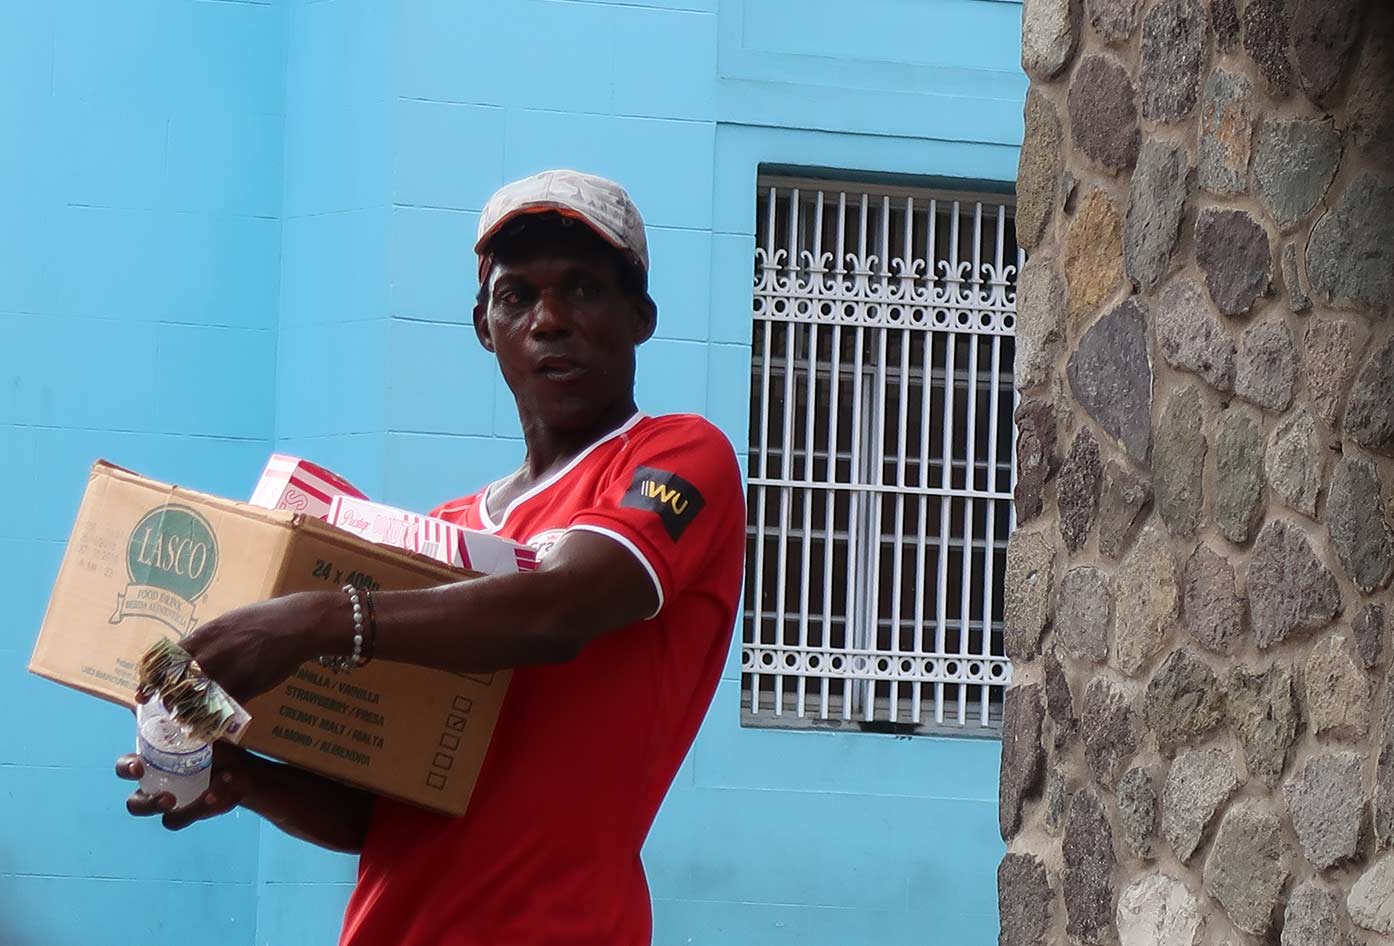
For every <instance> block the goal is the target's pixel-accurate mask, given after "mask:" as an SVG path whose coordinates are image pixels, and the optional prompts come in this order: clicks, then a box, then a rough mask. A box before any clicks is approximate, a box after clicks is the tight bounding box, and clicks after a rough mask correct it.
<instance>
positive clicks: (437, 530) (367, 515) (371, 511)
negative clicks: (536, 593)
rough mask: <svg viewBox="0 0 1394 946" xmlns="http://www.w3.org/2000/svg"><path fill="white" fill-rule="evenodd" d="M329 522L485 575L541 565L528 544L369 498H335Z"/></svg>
mask: <svg viewBox="0 0 1394 946" xmlns="http://www.w3.org/2000/svg"><path fill="white" fill-rule="evenodd" d="M328 521H329V524H330V525H332V526H337V527H338V528H340V529H343V530H344V531H346V532H352V533H353V534H354V535H357V536H361V537H362V538H365V539H368V540H369V541H372V542H380V543H382V544H383V545H391V546H393V547H395V548H399V549H406V550H408V551H411V552H419V553H421V554H422V555H428V556H430V557H431V558H435V559H439V560H440V561H442V562H445V563H447V564H449V565H454V566H456V567H457V568H468V569H470V570H471V571H476V572H480V573H481V574H486V575H497V574H508V573H512V572H530V571H533V570H534V569H536V568H537V553H536V552H534V551H533V550H532V549H530V548H529V547H528V546H526V545H520V544H518V543H517V542H512V541H509V540H508V539H505V538H503V537H501V536H497V535H490V534H488V533H487V532H478V531H476V530H474V529H465V528H462V527H460V526H457V525H455V524H454V523H452V522H446V521H445V520H444V519H435V518H433V517H431V516H423V515H421V514H419V513H415V512H408V511H407V510H405V509H398V508H396V507H395V506H387V505H384V504H383V503H375V502H371V501H369V500H366V499H354V498H353V497H350V496H338V497H335V499H334V501H333V502H332V503H331V504H330V507H329V520H328Z"/></svg>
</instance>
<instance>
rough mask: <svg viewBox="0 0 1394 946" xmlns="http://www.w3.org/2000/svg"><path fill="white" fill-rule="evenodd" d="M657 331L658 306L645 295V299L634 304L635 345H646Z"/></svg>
mask: <svg viewBox="0 0 1394 946" xmlns="http://www.w3.org/2000/svg"><path fill="white" fill-rule="evenodd" d="M657 329H658V305H657V304H656V303H655V302H654V301H653V298H652V297H651V296H650V295H649V294H648V293H644V295H643V298H642V299H639V300H638V301H636V302H635V304H634V344H635V345H642V344H644V342H646V341H648V340H649V339H651V338H653V333H654V332H655V331H657Z"/></svg>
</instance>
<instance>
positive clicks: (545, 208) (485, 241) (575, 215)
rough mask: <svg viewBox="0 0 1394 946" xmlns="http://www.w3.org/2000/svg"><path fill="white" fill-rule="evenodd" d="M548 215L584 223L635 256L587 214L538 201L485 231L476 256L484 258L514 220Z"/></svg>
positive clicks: (509, 215) (611, 242) (560, 205)
mask: <svg viewBox="0 0 1394 946" xmlns="http://www.w3.org/2000/svg"><path fill="white" fill-rule="evenodd" d="M547 213H554V214H558V215H560V216H563V217H567V218H569V219H571V220H575V221H578V222H580V223H584V224H585V225H586V226H587V227H588V228H590V230H591V231H592V232H593V233H595V235H596V236H598V237H600V238H601V239H602V240H604V241H605V242H606V243H608V244H610V245H611V246H613V247H614V248H615V249H617V250H619V251H620V252H622V253H625V254H626V255H633V254H632V252H631V251H630V250H629V249H627V248H626V247H625V245H624V244H623V243H621V242H620V241H619V240H618V239H617V238H616V237H615V236H614V235H613V234H610V233H607V232H606V231H605V230H604V229H603V228H602V227H599V226H597V225H596V223H595V221H594V220H591V219H590V218H589V217H587V216H586V215H585V214H582V213H579V212H577V211H576V210H575V209H573V208H571V207H568V206H566V205H564V204H559V203H556V202H554V201H536V202H533V203H529V204H524V205H523V206H521V207H517V208H514V209H513V210H510V211H509V212H508V213H506V214H504V215H503V216H502V217H500V218H499V219H498V220H497V221H495V223H494V225H493V226H492V227H490V228H489V229H488V230H486V231H484V233H482V234H481V235H480V237H479V239H478V240H476V241H475V242H474V252H475V255H476V256H483V255H484V250H485V249H486V248H487V247H488V245H489V241H491V240H492V239H493V238H494V237H496V236H498V233H499V231H500V230H502V229H503V228H504V227H506V226H507V225H508V224H509V223H511V222H513V221H514V220H517V219H518V218H519V217H529V216H534V215H536V214H547Z"/></svg>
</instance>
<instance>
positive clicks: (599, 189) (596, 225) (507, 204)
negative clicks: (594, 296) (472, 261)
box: [474, 170, 649, 278]
mask: <svg viewBox="0 0 1394 946" xmlns="http://www.w3.org/2000/svg"><path fill="white" fill-rule="evenodd" d="M540 213H556V214H561V215H562V216H563V217H569V218H571V219H573V220H579V221H580V222H581V223H584V224H585V225H586V226H588V227H590V228H591V229H592V230H594V231H595V232H596V233H597V234H599V235H600V237H601V238H602V239H604V240H605V242H606V243H609V244H610V245H611V246H613V247H614V248H615V249H617V250H619V251H620V252H621V253H623V254H624V255H625V256H626V257H628V258H629V259H630V261H631V262H633V263H634V264H635V265H637V266H638V267H639V269H640V270H641V271H642V272H643V273H644V274H645V275H647V274H648V271H649V242H648V238H647V236H646V235H645V233H644V218H643V217H641V216H640V215H639V208H638V207H636V206H635V205H634V201H633V200H632V199H631V198H630V196H629V194H628V192H626V191H625V189H624V188H623V187H621V186H620V185H618V184H616V183H615V182H614V181H610V180H606V179H605V178H603V177H597V176H595V175H594V174H584V173H582V172H581V171H569V170H555V171H543V172H542V173H541V174H534V175H533V176H532V177H525V178H523V179H522V180H520V181H514V182H513V183H511V184H505V185H504V186H503V187H501V188H499V189H498V190H497V191H495V192H494V196H492V197H490V198H489V202H488V203H486V204H485V205H484V212H483V213H481V214H480V216H479V237H478V239H476V240H475V242H474V252H475V253H477V254H478V255H479V269H480V274H481V278H482V276H483V274H484V272H485V271H486V270H487V268H488V265H489V262H488V253H487V252H486V250H487V247H488V244H489V241H490V240H492V239H493V238H494V237H495V235H497V234H498V232H499V231H500V230H502V229H503V228H504V227H505V226H507V225H508V224H509V223H510V222H512V221H514V220H517V219H518V218H519V217H522V216H526V215H528V214H540Z"/></svg>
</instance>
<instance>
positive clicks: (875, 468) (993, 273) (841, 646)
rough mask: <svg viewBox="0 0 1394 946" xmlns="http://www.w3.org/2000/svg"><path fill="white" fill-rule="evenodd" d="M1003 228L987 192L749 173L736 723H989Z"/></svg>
mask: <svg viewBox="0 0 1394 946" xmlns="http://www.w3.org/2000/svg"><path fill="white" fill-rule="evenodd" d="M1011 215H1012V206H1011V203H1010V201H1009V200H1006V199H1004V198H1002V197H1000V196H997V197H990V196H986V195H982V196H979V195H969V194H943V193H935V192H930V191H924V190H912V189H909V188H867V187H865V186H861V185H852V186H849V187H841V186H838V185H829V184H827V183H824V182H821V181H818V182H814V181H807V180H797V179H787V178H763V179H762V180H761V182H760V196H759V201H758V223H757V239H756V245H757V249H756V251H755V296H754V316H755V318H754V330H753V349H752V351H753V354H752V359H751V370H752V398H751V401H752V403H751V423H750V431H751V436H750V470H749V473H750V477H749V481H750V502H749V520H748V528H747V565H748V568H747V576H746V598H745V626H744V645H743V648H742V652H741V667H742V676H743V687H742V691H743V695H742V718H743V721H744V722H745V723H746V724H747V725H783V726H799V725H859V726H861V727H862V728H867V729H881V730H889V731H896V732H950V733H960V734H962V733H968V732H971V733H974V734H982V735H991V734H994V733H995V732H996V731H997V730H998V728H999V726H1000V719H1001V702H1002V694H1003V692H1004V690H1005V688H1006V685H1007V684H1008V683H1009V682H1010V679H1011V667H1010V664H1009V663H1008V661H1007V659H1006V657H1005V656H1004V653H1003V648H1002V627H1001V620H1002V576H1003V574H1004V573H1005V562H1006V545H1007V537H1008V535H1009V534H1010V532H1011V529H1012V528H1013V526H1014V525H1015V520H1014V516H1013V513H1012V505H1011V496H1012V487H1013V485H1014V482H1015V462H1014V461H1015V450H1014V435H1015V427H1014V424H1013V422H1012V414H1013V411H1014V408H1015V403H1016V398H1015V393H1014V390H1013V385H1012V356H1013V352H1014V348H1015V344H1014V339H1013V327H1014V322H1015V307H1016V275H1017V273H1018V271H1019V269H1020V266H1021V263H1022V261H1023V260H1024V255H1023V254H1022V252H1021V251H1020V250H1018V249H1017V246H1016V240H1015V232H1014V229H1013V224H1012V216H1011Z"/></svg>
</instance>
